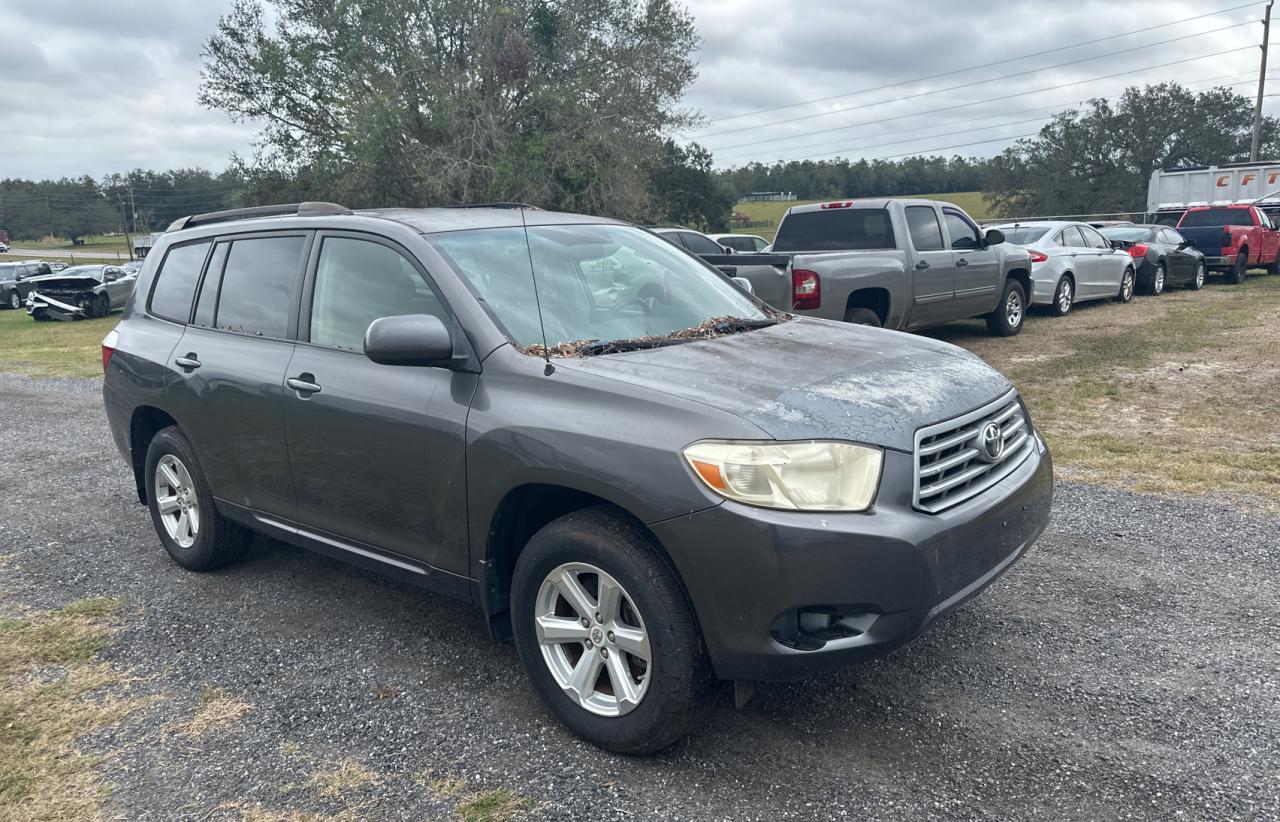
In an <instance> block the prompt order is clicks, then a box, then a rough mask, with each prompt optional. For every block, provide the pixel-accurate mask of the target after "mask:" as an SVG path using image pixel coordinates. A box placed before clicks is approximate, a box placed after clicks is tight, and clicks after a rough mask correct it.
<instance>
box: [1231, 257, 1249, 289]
mask: <svg viewBox="0 0 1280 822" xmlns="http://www.w3.org/2000/svg"><path fill="white" fill-rule="evenodd" d="M1248 268H1249V257H1248V255H1247V254H1245V253H1244V252H1243V251H1241V252H1240V253H1239V254H1237V255H1236V261H1235V262H1234V263H1232V264H1231V268H1230V269H1229V270H1228V271H1227V282H1228V283H1230V284H1231V285H1240V283H1242V282H1244V277H1245V271H1247V270H1248Z"/></svg>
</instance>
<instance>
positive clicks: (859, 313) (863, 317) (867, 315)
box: [844, 308, 884, 328]
mask: <svg viewBox="0 0 1280 822" xmlns="http://www.w3.org/2000/svg"><path fill="white" fill-rule="evenodd" d="M844 321H845V322H847V323H852V324H854V325H873V326H875V327H876V328H882V327H884V323H882V322H880V317H879V316H878V315H877V314H876V312H874V311H872V310H871V309H870V308H850V309H849V310H848V311H846V312H845V313H844Z"/></svg>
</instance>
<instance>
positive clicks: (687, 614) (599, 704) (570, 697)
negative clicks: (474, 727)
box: [511, 506, 718, 754]
mask: <svg viewBox="0 0 1280 822" xmlns="http://www.w3.org/2000/svg"><path fill="white" fill-rule="evenodd" d="M595 572H603V573H604V574H605V575H607V576H608V577H610V578H612V580H613V581H615V582H616V584H617V585H618V586H620V589H621V596H620V597H619V598H618V599H617V601H618V602H620V603H622V605H621V606H619V607H618V608H615V609H613V612H612V613H601V612H597V611H596V609H597V608H599V607H600V604H599V601H598V596H597V595H598V593H599V590H600V587H599V586H600V580H601V579H602V577H601V576H600V575H599V573H595ZM565 574H569V575H571V576H572V577H573V578H574V579H576V580H577V581H578V583H579V587H580V590H581V591H582V593H583V594H584V595H585V597H586V599H585V600H581V601H582V602H583V605H584V606H585V608H584V607H583V606H577V607H573V606H570V605H569V604H568V603H569V601H570V600H569V598H568V597H566V596H565V595H564V594H563V593H560V592H561V591H564V590H567V587H566V586H565V584H564V583H563V582H555V581H554V580H563V579H565ZM593 579H594V580H595V594H593V593H592V590H591V582H592V580H593ZM628 606H630V610H628ZM606 607H607V606H606ZM584 610H585V611H586V612H587V613H585V614H584V613H582V612H583V611H584ZM511 613H512V627H513V628H514V631H515V641H516V648H517V650H518V651H519V653H520V659H521V661H522V662H523V663H524V666H525V669H526V670H527V671H528V672H529V677H530V678H531V679H532V680H533V684H534V687H535V688H536V689H537V691H538V694H539V695H540V696H541V697H542V699H543V701H544V702H546V703H547V706H548V707H550V708H551V710H552V712H553V713H555V715H556V716H557V717H558V718H559V719H560V721H561V722H563V723H564V724H565V725H567V726H568V727H569V728H570V729H571V730H573V731H574V732H575V733H577V734H578V735H580V736H582V737H583V738H585V739H587V740H589V741H590V742H592V743H594V744H596V745H599V746H600V747H602V748H605V749H608V750H610V751H616V752H618V753H625V754H650V753H654V752H656V751H660V750H662V749H663V748H666V747H668V746H669V745H671V744H672V743H673V742H675V741H677V740H678V739H680V738H682V737H684V736H685V735H686V734H687V733H688V732H689V730H690V729H691V728H692V727H693V726H694V725H695V724H696V723H697V722H698V721H699V720H700V719H702V718H703V717H704V716H705V715H706V713H707V712H708V711H709V710H710V708H711V707H712V705H713V704H714V703H713V699H714V697H715V695H716V692H717V690H718V682H717V680H716V679H715V676H714V674H713V673H712V670H711V663H710V659H709V657H708V655H707V651H706V648H705V646H704V645H703V641H702V632H701V630H700V629H699V627H698V622H697V619H696V618H695V616H694V613H693V608H692V607H691V606H690V604H689V601H688V598H687V597H686V596H685V593H684V589H683V588H682V587H681V585H680V581H679V580H678V579H677V577H676V574H675V572H674V571H673V570H672V569H671V567H670V566H669V564H668V563H667V561H666V560H665V559H664V558H663V557H662V556H661V555H660V554H659V552H658V549H657V548H656V547H655V546H654V545H653V543H652V542H651V541H650V539H649V537H648V535H647V534H646V533H645V532H644V531H643V530H642V529H641V528H640V527H638V526H637V525H635V524H633V523H632V522H630V521H629V520H627V519H626V518H625V517H624V516H623V515H621V514H619V513H617V512H616V511H615V509H612V508H610V507H608V506H597V507H593V508H586V509H583V510H581V511H575V512H573V513H570V514H566V515H565V516H563V517H560V518H559V519H557V520H554V521H552V522H551V523H549V524H548V525H546V526H545V527H543V528H542V529H541V530H540V531H538V533H536V534H534V535H533V538H532V539H530V540H529V542H528V544H527V545H526V546H525V548H524V551H522V552H521V554H520V558H519V560H518V561H517V562H516V567H515V575H514V577H513V579H512V583H511ZM557 615H559V616H560V617H561V618H562V619H563V620H564V621H563V622H562V626H567V627H564V628H563V629H564V630H567V631H570V632H572V634H571V635H568V636H566V637H565V638H564V640H563V641H562V642H559V643H548V644H547V645H545V646H544V645H543V644H542V643H541V642H540V641H539V619H542V620H547V619H554V618H555V617H556V616H557ZM602 617H603V622H601V621H600V618H602ZM584 619H585V620H586V621H587V622H588V623H589V627H583V628H582V629H581V631H582V633H583V637H582V638H578V637H577V636H576V634H577V632H578V631H579V628H578V625H579V623H580V622H582V620H584ZM637 624H638V625H639V626H640V627H639V628H635V627H632V626H635V625H637ZM611 625H612V626H614V627H615V628H619V634H621V631H622V630H623V629H625V630H629V631H633V632H634V633H635V634H638V635H639V636H640V637H644V638H646V639H647V643H648V644H647V646H646V647H647V652H648V653H649V655H650V656H649V661H648V663H647V664H643V665H642V664H641V661H642V657H640V656H636V655H632V654H629V653H623V652H621V650H620V648H621V646H620V645H615V644H614V641H613V639H612V638H611V637H612V632H611V631H609V630H608V628H609V626H611ZM592 636H595V637H596V641H594V642H592V641H591V637H592ZM632 641H633V642H636V640H635V639H634V638H633V640H632ZM601 642H603V644H600V643H601ZM588 643H590V647H587V646H588ZM637 647H639V646H637ZM610 649H613V658H612V661H610V657H609V656H608V654H609V651H610ZM575 653H576V654H577V656H576V657H575V656H574V654H575ZM589 654H590V655H598V656H591V657H589V656H588V655H589ZM588 663H590V664H593V665H595V666H599V667H601V668H602V669H603V670H602V671H601V674H603V675H601V674H597V675H596V677H595V678H594V679H593V680H592V682H593V684H592V685H591V686H590V687H591V691H592V693H591V694H590V695H589V697H588V698H587V700H586V703H587V704H584V701H583V700H581V699H579V697H578V696H577V695H576V693H571V692H570V691H569V690H567V689H566V686H565V685H562V684H561V680H565V681H571V677H572V674H573V672H575V671H578V670H579V668H580V667H581V665H583V664H588ZM620 664H622V665H626V666H627V667H626V668H624V669H623V673H622V674H621V675H622V676H629V677H631V687H632V688H633V689H637V693H636V694H635V701H634V702H633V703H631V704H628V701H627V700H619V699H618V698H617V697H616V695H615V694H613V691H614V686H613V682H614V681H615V679H614V677H615V674H614V670H615V668H614V666H617V665H620ZM553 669H554V670H553ZM583 670H591V669H583ZM639 671H642V673H638V672H639ZM605 682H607V683H608V685H607V686H605V685H604V683H605ZM597 686H599V687H597ZM620 690H621V689H620ZM606 691H607V693H606ZM611 700H612V702H611ZM610 711H612V712H613V713H612V714H610V713H609V712H610Z"/></svg>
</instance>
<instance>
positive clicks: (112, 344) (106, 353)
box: [102, 328, 120, 374]
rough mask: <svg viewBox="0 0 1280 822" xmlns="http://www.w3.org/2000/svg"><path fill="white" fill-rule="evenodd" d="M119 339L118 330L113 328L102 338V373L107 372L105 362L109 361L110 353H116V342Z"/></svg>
mask: <svg viewBox="0 0 1280 822" xmlns="http://www.w3.org/2000/svg"><path fill="white" fill-rule="evenodd" d="M119 341H120V332H119V331H116V330H115V329H114V328H113V329H111V330H110V331H108V332H107V336H105V337H103V338H102V373H103V374H105V373H107V364H108V363H110V362H111V355H112V354H114V353H116V344H117V343H118V342H119Z"/></svg>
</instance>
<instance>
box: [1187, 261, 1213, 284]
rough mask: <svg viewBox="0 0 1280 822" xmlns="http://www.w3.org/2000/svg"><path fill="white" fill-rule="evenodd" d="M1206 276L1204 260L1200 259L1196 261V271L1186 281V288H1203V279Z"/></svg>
mask: <svg viewBox="0 0 1280 822" xmlns="http://www.w3.org/2000/svg"><path fill="white" fill-rule="evenodd" d="M1207 276H1208V275H1207V273H1206V272H1205V268H1204V260H1201V261H1200V262H1198V263H1196V273H1195V274H1193V275H1192V276H1191V279H1190V280H1188V281H1187V288H1188V289H1190V290H1191V291H1199V290H1200V289H1202V288H1204V281H1205V278H1206V277H1207Z"/></svg>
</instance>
